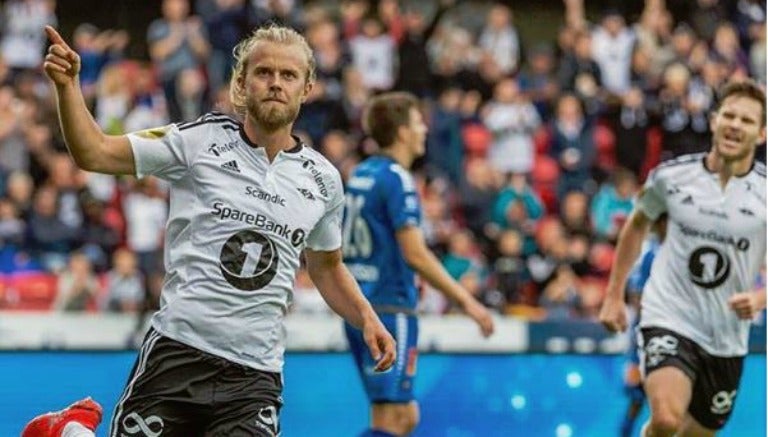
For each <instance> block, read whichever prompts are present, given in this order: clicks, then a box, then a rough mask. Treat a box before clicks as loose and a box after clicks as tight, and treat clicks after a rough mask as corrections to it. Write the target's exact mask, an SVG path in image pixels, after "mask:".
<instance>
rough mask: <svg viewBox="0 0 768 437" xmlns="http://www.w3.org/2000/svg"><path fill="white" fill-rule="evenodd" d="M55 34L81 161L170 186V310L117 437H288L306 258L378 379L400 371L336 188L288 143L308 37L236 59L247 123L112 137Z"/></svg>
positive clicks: (139, 366)
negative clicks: (297, 282)
mask: <svg viewBox="0 0 768 437" xmlns="http://www.w3.org/2000/svg"><path fill="white" fill-rule="evenodd" d="M46 32H47V33H48V37H49V38H50V40H51V42H52V43H53V44H52V45H51V47H50V48H49V50H48V55H47V57H46V59H45V64H44V69H45V72H46V74H47V75H48V77H49V78H50V79H51V81H52V82H53V83H54V85H55V88H56V95H57V98H58V111H59V117H60V121H61V128H62V131H63V133H64V138H65V140H66V142H67V146H68V147H69V151H70V153H71V154H72V157H73V158H74V160H75V161H76V162H77V164H78V165H79V166H80V167H81V168H83V169H86V170H89V171H95V172H100V173H108V174H133V175H136V176H138V177H143V176H147V175H154V176H157V177H160V178H163V179H165V180H167V181H169V182H170V184H171V191H170V217H169V219H168V225H167V232H166V239H165V268H166V271H167V273H166V278H165V282H164V285H163V290H162V295H161V308H160V310H159V311H158V312H157V313H156V314H155V315H154V316H153V318H152V328H151V329H150V331H149V333H148V334H147V336H146V338H145V340H144V343H143V345H142V348H141V350H140V352H139V355H138V358H137V361H136V364H135V366H134V368H133V371H132V372H131V375H130V377H129V379H128V383H127V386H126V388H125V391H124V392H123V394H122V396H121V397H120V400H119V402H118V404H117V407H116V410H115V413H114V416H113V418H112V422H111V431H110V436H119V435H128V434H131V435H132V434H134V433H135V431H136V430H137V429H144V430H145V432H147V433H148V432H150V431H151V432H152V433H153V435H160V434H161V433H162V435H163V436H185V437H186V436H202V435H222V436H223V435H227V436H228V435H253V436H274V435H277V434H279V433H280V427H279V421H278V414H279V411H280V407H281V405H282V397H281V393H282V387H283V382H282V374H281V371H282V366H283V353H284V349H285V339H284V338H283V337H284V330H283V326H282V322H283V318H284V317H285V314H286V311H287V308H288V305H289V303H290V301H291V293H292V288H293V279H294V276H295V273H296V269H297V268H298V267H299V257H300V255H301V253H302V252H304V254H305V256H306V262H307V268H308V271H309V274H310V275H311V277H312V280H313V281H314V283H315V285H316V286H317V288H318V290H319V291H320V293H321V294H322V295H323V297H324V298H325V300H326V301H327V302H328V304H329V305H330V306H331V308H333V309H334V310H335V311H336V312H337V313H339V314H340V315H341V316H342V317H344V319H345V320H346V321H347V322H348V323H350V324H351V325H352V326H354V327H356V328H359V329H361V332H360V335H361V338H363V339H364V340H363V341H364V344H365V346H366V348H367V349H368V351H369V353H370V354H371V357H370V358H371V359H372V360H373V361H374V362H375V366H374V367H375V369H374V370H376V371H382V370H386V369H388V368H389V367H390V366H391V365H392V363H393V362H394V360H395V353H396V351H395V343H394V340H393V338H392V336H391V335H390V334H389V333H388V332H387V330H386V329H385V328H384V326H383V325H382V323H381V321H380V320H379V318H378V317H377V315H376V313H375V312H374V311H373V309H372V307H371V305H370V304H369V303H368V302H367V300H366V299H365V298H364V297H363V295H362V293H361V292H360V289H359V287H358V285H357V283H356V282H355V280H354V278H353V277H352V276H351V275H350V274H349V271H348V270H347V268H346V267H345V266H344V264H343V263H342V256H341V220H342V212H343V206H344V196H343V192H342V184H341V177H340V175H339V173H338V172H337V171H336V169H335V168H334V167H333V166H332V165H331V164H330V163H329V162H328V161H327V160H326V159H325V158H323V156H322V155H320V154H319V153H317V152H315V151H314V150H312V149H311V148H309V147H305V146H304V145H303V144H302V143H301V141H300V140H299V139H298V138H297V137H296V136H293V135H291V129H292V126H293V123H294V121H295V119H296V117H297V115H298V113H299V108H300V106H301V104H302V103H303V102H304V101H305V99H306V98H307V95H308V94H309V92H310V90H311V89H312V85H313V81H314V61H313V57H312V52H311V49H310V48H309V46H308V45H307V42H306V41H305V39H304V38H303V37H302V36H301V35H299V34H298V33H297V32H295V31H294V30H292V29H289V28H285V27H280V26H269V27H265V28H261V29H257V30H256V31H255V32H254V33H253V34H252V35H251V36H250V37H249V38H247V39H245V40H244V41H243V42H241V44H240V45H239V46H238V47H237V48H236V51H235V57H236V59H235V61H236V66H235V69H234V73H233V77H232V82H231V91H230V98H231V100H232V104H233V106H234V107H235V108H236V109H237V111H238V113H239V114H240V115H242V116H243V120H244V121H243V122H242V123H241V122H240V121H238V120H236V119H234V118H232V117H229V116H226V115H222V114H216V113H211V114H207V115H204V116H203V117H201V118H200V119H198V120H197V121H194V122H189V123H179V124H172V125H169V126H165V127H162V128H158V129H151V130H148V131H143V132H136V133H131V134H128V135H121V136H108V135H105V134H104V133H103V132H102V131H101V130H100V129H99V128H98V127H97V125H96V123H95V122H94V120H93V118H92V116H91V115H90V113H89V112H88V110H87V109H86V106H85V103H84V101H83V96H82V93H81V91H80V87H79V84H78V79H77V77H78V72H79V70H80V59H79V57H78V55H77V54H76V53H75V52H74V51H73V50H72V49H71V48H70V47H69V46H68V45H67V44H66V42H64V40H63V39H62V38H61V36H60V35H59V34H58V33H57V32H56V31H55V30H54V29H53V28H51V27H48V28H46ZM305 249H306V250H305ZM63 416H66V415H61V414H60V415H58V416H57V417H63ZM45 420H47V419H45ZM46 423H47V422H46ZM137 427H138V428H137ZM146 430H149V431H146ZM32 435H40V436H43V435H49V434H45V433H44V432H39V433H38V434H32ZM86 435H87V434H86ZM56 437H58V436H56Z"/></svg>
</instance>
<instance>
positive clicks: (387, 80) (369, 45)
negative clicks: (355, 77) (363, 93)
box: [349, 15, 395, 91]
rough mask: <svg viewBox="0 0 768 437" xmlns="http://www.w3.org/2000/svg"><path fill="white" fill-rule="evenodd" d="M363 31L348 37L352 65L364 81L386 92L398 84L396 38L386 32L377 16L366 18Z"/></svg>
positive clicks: (371, 86)
mask: <svg viewBox="0 0 768 437" xmlns="http://www.w3.org/2000/svg"><path fill="white" fill-rule="evenodd" d="M360 30H361V31H360V33H359V34H357V35H356V36H354V37H353V38H351V39H350V40H349V51H350V54H351V57H352V65H354V66H355V68H357V70H358V71H360V74H361V75H362V79H363V84H364V85H365V86H366V87H368V88H370V89H372V90H374V91H386V90H389V89H391V88H392V85H394V83H395V41H394V40H393V39H392V36H390V35H389V34H388V33H386V32H384V25H383V24H382V22H381V20H379V18H378V17H377V16H375V15H369V16H367V17H364V18H363V20H362V22H361V27H360Z"/></svg>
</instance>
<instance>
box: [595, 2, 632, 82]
mask: <svg viewBox="0 0 768 437" xmlns="http://www.w3.org/2000/svg"><path fill="white" fill-rule="evenodd" d="M634 45H635V34H634V33H633V32H632V30H631V29H630V28H627V26H626V23H625V21H624V17H623V16H622V15H621V14H620V13H619V12H618V11H617V10H614V9H609V10H608V11H606V12H605V14H604V15H603V18H602V20H601V21H600V26H598V27H597V28H596V29H595V30H593V31H592V50H591V52H592V53H593V59H594V60H595V62H596V63H597V65H598V66H599V67H600V78H601V80H602V86H603V87H604V88H605V90H606V91H608V92H609V93H612V94H619V95H620V94H623V93H624V92H625V91H627V89H628V88H629V85H630V63H631V60H632V48H633V47H634Z"/></svg>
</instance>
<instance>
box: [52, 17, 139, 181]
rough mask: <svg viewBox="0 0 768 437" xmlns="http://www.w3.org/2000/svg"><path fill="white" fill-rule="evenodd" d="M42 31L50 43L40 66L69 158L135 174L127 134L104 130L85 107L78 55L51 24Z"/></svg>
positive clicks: (87, 165) (100, 169) (95, 167)
mask: <svg viewBox="0 0 768 437" xmlns="http://www.w3.org/2000/svg"><path fill="white" fill-rule="evenodd" d="M45 33H46V34H47V36H48V39H50V41H51V43H52V44H51V46H50V47H49V48H48V54H47V55H46V57H45V62H44V63H43V69H44V70H45V74H46V75H47V76H48V78H50V79H51V81H52V82H53V84H54V86H55V89H56V100H57V106H58V113H59V123H60V124H61V130H62V133H63V134H64V141H65V142H66V143H67V148H68V149H69V153H70V154H71V155H72V158H73V159H74V160H75V162H76V163H77V165H78V166H79V167H80V168H82V169H84V170H88V171H93V172H98V173H108V174H135V167H136V166H135V162H134V157H133V151H132V149H131V144H130V141H129V140H128V137H126V136H125V135H120V136H114V135H106V134H104V132H102V130H101V128H100V127H99V125H98V124H96V121H95V120H94V119H93V116H92V115H91V113H90V112H89V111H88V108H87V107H86V104H85V99H84V98H83V93H82V91H81V89H80V81H79V79H78V74H79V73H80V67H81V64H80V56H79V55H78V54H77V53H76V52H75V51H74V50H72V48H71V47H70V46H69V45H68V44H67V43H66V42H65V41H64V39H63V38H62V37H61V35H59V33H58V32H56V30H54V29H53V27H51V26H46V27H45Z"/></svg>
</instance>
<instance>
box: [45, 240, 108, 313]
mask: <svg viewBox="0 0 768 437" xmlns="http://www.w3.org/2000/svg"><path fill="white" fill-rule="evenodd" d="M98 292H99V282H98V279H97V278H96V275H95V274H94V272H93V266H92V265H91V261H90V260H89V259H88V257H87V256H86V255H85V254H84V253H81V252H74V253H72V254H71V255H70V257H69V261H68V263H67V268H65V269H64V270H63V271H62V272H61V274H60V276H59V287H58V292H57V293H56V300H55V301H54V303H53V308H54V309H56V310H59V311H86V310H89V309H92V308H93V307H94V304H95V299H96V296H97V294H98Z"/></svg>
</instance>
